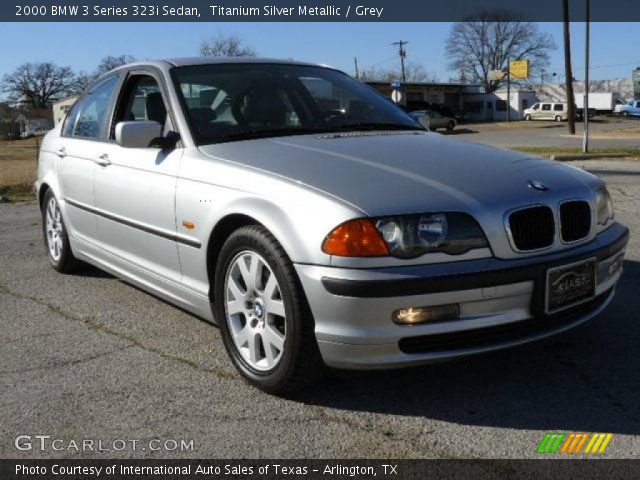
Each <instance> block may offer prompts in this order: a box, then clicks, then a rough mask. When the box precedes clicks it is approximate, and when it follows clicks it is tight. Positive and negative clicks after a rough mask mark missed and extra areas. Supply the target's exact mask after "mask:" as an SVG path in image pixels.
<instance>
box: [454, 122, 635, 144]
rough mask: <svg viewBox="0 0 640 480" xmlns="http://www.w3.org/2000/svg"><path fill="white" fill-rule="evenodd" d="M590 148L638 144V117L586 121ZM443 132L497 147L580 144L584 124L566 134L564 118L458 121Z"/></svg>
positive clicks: (457, 137)
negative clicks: (473, 122)
mask: <svg viewBox="0 0 640 480" xmlns="http://www.w3.org/2000/svg"><path fill="white" fill-rule="evenodd" d="M589 125H590V126H589V134H590V142H589V144H590V146H591V148H640V130H639V129H640V118H623V117H620V116H614V117H598V118H594V119H592V120H591V123H590V124H589ZM441 133H443V134H444V135H447V136H453V137H455V138H456V139H458V140H465V141H471V142H476V143H484V144H487V145H495V146H499V147H507V148H510V147H522V146H528V147H559V148H571V147H573V148H576V147H578V148H582V138H583V134H584V125H583V123H582V122H577V123H576V134H575V135H569V133H568V128H567V122H551V121H531V122H524V121H523V122H520V121H518V122H512V123H511V124H508V123H507V122H499V123H477V124H462V125H459V126H458V127H456V129H455V130H453V131H451V132H445V131H441Z"/></svg>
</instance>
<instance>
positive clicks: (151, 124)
mask: <svg viewBox="0 0 640 480" xmlns="http://www.w3.org/2000/svg"><path fill="white" fill-rule="evenodd" d="M161 136H162V125H160V124H159V123H158V122H155V121H151V120H149V121H139V122H119V123H118V124H117V125H116V142H117V144H118V145H120V146H121V147H124V148H149V147H150V146H151V144H152V143H153V141H154V140H156V139H157V138H159V137H161Z"/></svg>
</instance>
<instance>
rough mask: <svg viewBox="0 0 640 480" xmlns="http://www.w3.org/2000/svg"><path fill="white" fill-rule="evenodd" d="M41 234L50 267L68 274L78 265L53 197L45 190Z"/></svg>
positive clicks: (56, 202) (56, 201) (58, 207)
mask: <svg viewBox="0 0 640 480" xmlns="http://www.w3.org/2000/svg"><path fill="white" fill-rule="evenodd" d="M42 233H43V234H44V244H45V246H46V247H47V256H48V258H49V263H51V266H52V267H53V268H54V269H56V270H57V271H58V272H61V273H69V272H71V271H72V270H74V269H75V268H76V267H78V265H79V264H80V262H79V260H77V259H76V258H75V257H74V256H73V252H72V251H71V245H70V243H69V235H68V234H67V228H66V226H65V224H64V219H63V218H62V212H61V211H60V206H59V205H58V200H56V197H55V195H54V194H53V192H52V191H51V190H47V193H46V194H45V196H44V201H43V203H42Z"/></svg>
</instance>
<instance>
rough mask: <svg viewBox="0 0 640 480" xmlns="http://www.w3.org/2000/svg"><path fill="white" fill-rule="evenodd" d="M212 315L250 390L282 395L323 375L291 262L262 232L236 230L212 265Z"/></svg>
mask: <svg viewBox="0 0 640 480" xmlns="http://www.w3.org/2000/svg"><path fill="white" fill-rule="evenodd" d="M215 278H216V282H215V286H214V311H215V316H216V319H217V320H218V324H219V325H220V330H221V332H222V339H223V341H224V345H225V348H226V350H227V352H228V353H229V356H230V357H231V360H232V361H233V363H234V365H235V367H236V368H237V369H238V371H239V372H240V373H241V374H242V376H243V377H244V378H245V379H246V380H247V381H248V382H249V383H251V384H253V385H255V386H257V387H258V388H260V389H261V390H264V391H266V392H270V393H277V394H280V393H286V392H290V391H293V390H298V389H300V388H302V387H305V386H308V385H310V384H312V383H315V382H316V381H318V380H319V379H320V377H321V376H322V373H323V369H324V364H323V362H322V358H321V356H320V351H319V349H318V344H317V341H316V338H315V333H314V323H313V318H312V316H311V312H310V309H309V306H308V305H307V301H306V297H305V296H304V292H303V290H302V286H301V285H300V282H299V280H298V278H297V276H296V273H295V270H294V268H293V265H292V263H291V260H289V258H288V257H287V255H286V253H285V252H284V250H283V248H282V247H281V246H280V244H279V243H278V242H277V240H276V239H275V238H274V237H273V236H272V235H271V233H269V231H268V230H266V229H265V228H264V227H261V226H258V225H253V226H248V227H242V228H240V229H239V230H237V231H236V232H234V233H233V234H232V235H231V236H230V237H229V239H228V240H227V241H226V242H225V244H224V245H223V247H222V250H221V252H220V255H219V260H218V263H217V265H216V272H215Z"/></svg>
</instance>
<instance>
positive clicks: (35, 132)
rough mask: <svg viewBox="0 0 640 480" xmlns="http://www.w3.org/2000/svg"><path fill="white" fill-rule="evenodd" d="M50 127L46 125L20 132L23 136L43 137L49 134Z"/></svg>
mask: <svg viewBox="0 0 640 480" xmlns="http://www.w3.org/2000/svg"><path fill="white" fill-rule="evenodd" d="M49 130H50V129H49V128H45V127H36V128H32V129H29V130H25V131H24V132H22V133H21V134H20V136H21V137H22V138H33V137H42V136H44V135H46V134H47V132H48V131H49Z"/></svg>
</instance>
